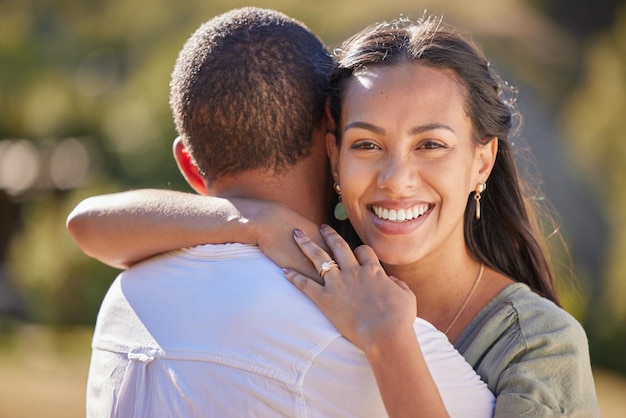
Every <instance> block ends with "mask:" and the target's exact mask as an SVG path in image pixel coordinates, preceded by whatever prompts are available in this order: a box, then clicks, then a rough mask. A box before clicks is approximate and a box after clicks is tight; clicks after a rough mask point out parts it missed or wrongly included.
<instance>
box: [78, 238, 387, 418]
mask: <svg viewBox="0 0 626 418" xmlns="http://www.w3.org/2000/svg"><path fill="white" fill-rule="evenodd" d="M93 348H94V354H93V357H92V364H91V370H90V375H89V383H88V406H87V407H88V416H94V417H95V416H109V412H110V410H112V409H113V410H117V411H116V412H117V415H116V416H124V417H132V416H138V417H139V416H141V417H146V416H152V417H155V416H185V417H190V416H203V417H206V416H220V417H226V416H232V417H243V416H289V417H298V416H307V417H309V416H326V417H328V416H359V417H366V416H372V417H380V416H385V412H384V407H383V404H382V401H381V399H380V395H379V393H378V389H377V387H376V382H375V380H374V377H373V375H372V372H371V370H370V368H369V366H368V363H367V360H366V358H365V357H364V356H363V354H362V353H361V352H360V351H359V350H358V349H356V348H355V347H354V346H353V345H352V344H350V343H349V342H348V341H347V340H345V339H344V338H343V337H341V335H340V334H339V333H338V331H337V330H336V329H335V328H334V327H333V326H332V324H330V322H328V320H327V319H326V318H325V317H324V316H323V315H322V314H321V312H320V311H319V310H318V309H317V307H315V306H314V305H313V303H312V302H310V301H309V300H308V299H307V298H306V297H305V296H304V295H303V294H302V293H301V292H300V291H299V290H298V289H296V288H295V287H294V286H292V285H291V284H290V283H289V282H287V281H286V280H285V279H284V277H283V274H282V271H281V270H280V269H279V268H278V267H277V266H276V265H275V264H273V263H272V262H271V261H269V260H268V259H267V258H266V257H265V256H264V255H263V254H262V253H261V252H260V250H258V249H257V248H256V247H250V246H245V245H241V244H226V245H219V246H211V245H208V246H201V247H195V248H192V249H189V250H183V251H179V252H176V253H174V254H171V255H164V256H161V257H158V258H155V259H152V260H149V261H147V262H144V263H142V264H140V265H137V266H136V267H133V268H131V269H130V270H128V271H127V272H124V273H122V274H121V275H120V277H118V279H117V280H116V281H115V283H114V284H113V286H112V287H111V289H110V290H109V293H108V294H107V296H106V298H105V300H104V302H103V305H102V308H101V311H100V314H99V317H98V323H97V325H96V330H95V335H94V341H93ZM117 388H119V390H118V389H117Z"/></svg>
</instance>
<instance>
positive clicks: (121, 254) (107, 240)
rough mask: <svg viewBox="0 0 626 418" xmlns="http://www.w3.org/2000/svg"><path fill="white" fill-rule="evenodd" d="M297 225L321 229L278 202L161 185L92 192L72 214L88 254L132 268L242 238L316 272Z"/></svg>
mask: <svg viewBox="0 0 626 418" xmlns="http://www.w3.org/2000/svg"><path fill="white" fill-rule="evenodd" d="M295 227H298V228H301V229H305V230H306V231H309V232H310V233H311V234H313V235H312V236H313V237H315V236H316V234H317V231H318V228H317V225H315V224H313V223H312V222H310V221H308V220H307V219H305V218H304V217H302V216H300V215H298V214H297V213H295V212H294V211H292V210H291V209H289V208H288V207H287V206H285V205H283V204H280V203H278V202H270V201H261V200H254V199H243V198H233V199H221V198H217V197H210V196H201V195H196V194H191V193H183V192H176V191H171V190H158V189H143V190H133V191H128V192H121V193H113V194H108V195H100V196H94V197H89V198H87V199H85V200H83V201H82V202H80V203H79V204H78V206H76V208H74V210H73V211H72V212H71V213H70V214H69V216H68V219H67V228H68V229H69V231H70V233H71V234H72V236H73V237H74V239H75V240H76V242H77V243H78V245H79V246H80V248H81V249H82V250H83V251H84V252H85V254H87V255H89V256H91V257H94V258H96V259H98V260H100V261H102V262H103V263H105V264H108V265H110V266H112V267H117V268H127V267H129V266H131V265H133V264H135V263H137V262H139V261H141V260H143V259H146V258H148V257H150V256H153V255H156V254H159V253H162V252H165V251H169V250H174V249H178V248H183V247H190V246H194V245H199V244H218V243H226V242H241V243H244V244H252V245H259V247H260V248H261V249H262V250H263V251H264V252H265V253H266V254H267V255H268V256H269V257H270V258H271V259H272V260H274V261H275V262H276V263H277V264H279V265H281V266H285V267H290V268H294V269H296V270H298V271H301V272H303V273H305V272H306V273H308V274H315V270H314V269H313V267H312V265H311V264H310V262H309V261H308V260H307V259H306V258H305V257H304V256H303V255H302V253H301V252H300V250H299V249H298V248H297V247H296V245H295V244H294V242H293V239H292V230H293V228H295ZM317 236H318V237H319V234H317ZM317 241H318V242H320V241H322V240H321V237H319V238H318V239H317Z"/></svg>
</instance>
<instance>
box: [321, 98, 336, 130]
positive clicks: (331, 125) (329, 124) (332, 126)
mask: <svg viewBox="0 0 626 418" xmlns="http://www.w3.org/2000/svg"><path fill="white" fill-rule="evenodd" d="M324 112H325V113H326V130H327V131H328V132H332V133H335V130H336V129H337V121H335V118H333V114H332V112H331V111H330V97H327V98H326V103H325V104H324Z"/></svg>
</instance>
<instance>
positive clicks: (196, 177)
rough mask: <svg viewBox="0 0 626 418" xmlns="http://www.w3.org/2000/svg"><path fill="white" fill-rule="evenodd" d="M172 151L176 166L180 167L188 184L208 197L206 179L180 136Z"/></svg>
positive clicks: (175, 141)
mask: <svg viewBox="0 0 626 418" xmlns="http://www.w3.org/2000/svg"><path fill="white" fill-rule="evenodd" d="M172 151H173V153H174V159H175V160H176V165H177V166H178V170H179V171H180V173H181V174H182V175H183V177H184V178H185V180H186V181H187V183H188V184H189V185H190V186H191V188H192V189H194V190H195V191H196V192H197V193H199V194H202V195H206V194H207V187H206V183H205V181H204V177H202V175H201V174H200V172H199V171H198V167H196V165H195V164H194V162H193V161H192V159H191V155H190V154H189V151H188V150H187V147H185V144H183V140H182V139H181V138H180V136H178V137H176V139H175V140H174V144H173V146H172Z"/></svg>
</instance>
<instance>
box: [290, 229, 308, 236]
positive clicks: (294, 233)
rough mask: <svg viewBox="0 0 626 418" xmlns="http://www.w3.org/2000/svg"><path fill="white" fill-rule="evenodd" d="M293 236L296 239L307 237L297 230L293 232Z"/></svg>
mask: <svg viewBox="0 0 626 418" xmlns="http://www.w3.org/2000/svg"><path fill="white" fill-rule="evenodd" d="M293 236H294V237H296V238H304V237H305V236H306V235H305V234H304V232H302V230H300V229H298V228H296V229H294V230H293Z"/></svg>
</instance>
